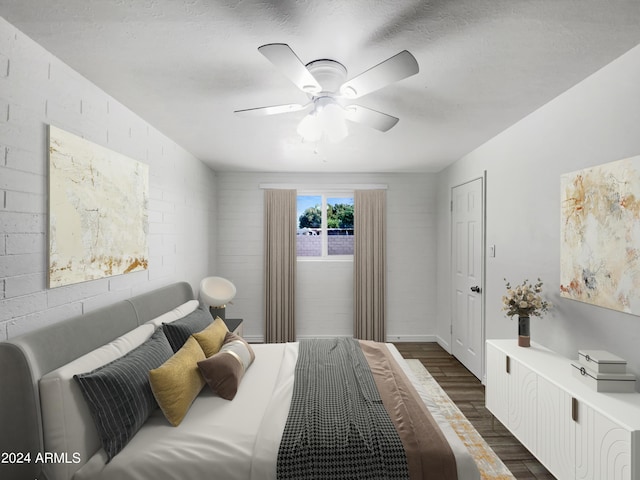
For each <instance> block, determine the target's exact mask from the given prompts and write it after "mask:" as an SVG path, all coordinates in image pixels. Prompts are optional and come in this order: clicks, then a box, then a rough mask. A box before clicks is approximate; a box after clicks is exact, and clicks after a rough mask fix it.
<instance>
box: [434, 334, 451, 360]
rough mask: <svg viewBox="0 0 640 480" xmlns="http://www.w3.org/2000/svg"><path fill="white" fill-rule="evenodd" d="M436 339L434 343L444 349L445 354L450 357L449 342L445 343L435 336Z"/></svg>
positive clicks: (438, 336)
mask: <svg viewBox="0 0 640 480" xmlns="http://www.w3.org/2000/svg"><path fill="white" fill-rule="evenodd" d="M436 337H437V339H436V342H437V343H438V345H440V346H441V347H442V348H444V349H445V350H446V352H447V353H448V354H449V355H451V345H449V342H447V341H445V340H444V339H443V338H442V337H441V336H440V335H437V336H436Z"/></svg>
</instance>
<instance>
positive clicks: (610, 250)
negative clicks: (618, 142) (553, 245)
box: [560, 156, 640, 315]
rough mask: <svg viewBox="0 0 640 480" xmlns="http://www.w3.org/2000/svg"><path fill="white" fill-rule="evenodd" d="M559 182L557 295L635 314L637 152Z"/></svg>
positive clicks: (639, 222) (638, 297)
mask: <svg viewBox="0 0 640 480" xmlns="http://www.w3.org/2000/svg"><path fill="white" fill-rule="evenodd" d="M560 183H561V202H562V203H561V210H562V214H561V227H560V229H561V231H560V236H561V239H560V242H561V245H560V290H561V295H562V296H563V297H565V298H571V299H574V300H580V301H583V302H587V303H590V304H593V305H599V306H601V307H606V308H611V309H614V310H619V311H622V312H627V313H632V314H635V315H640V156H637V157H632V158H628V159H625V160H619V161H616V162H611V163H607V164H604V165H599V166H597V167H592V168H587V169H585V170H580V171H578V172H572V173H567V174H564V175H562V177H561V182H560Z"/></svg>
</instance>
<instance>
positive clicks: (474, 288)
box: [471, 285, 480, 293]
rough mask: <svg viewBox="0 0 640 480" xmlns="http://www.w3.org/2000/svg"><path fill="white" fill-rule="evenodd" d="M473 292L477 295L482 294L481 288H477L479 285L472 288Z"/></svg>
mask: <svg viewBox="0 0 640 480" xmlns="http://www.w3.org/2000/svg"><path fill="white" fill-rule="evenodd" d="M471 291H472V292H475V293H480V287H479V286H477V285H476V286H474V287H471Z"/></svg>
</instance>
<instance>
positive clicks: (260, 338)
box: [242, 335, 264, 343]
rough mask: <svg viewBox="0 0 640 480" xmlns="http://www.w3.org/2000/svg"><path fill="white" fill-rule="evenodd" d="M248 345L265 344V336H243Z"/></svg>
mask: <svg viewBox="0 0 640 480" xmlns="http://www.w3.org/2000/svg"><path fill="white" fill-rule="evenodd" d="M242 338H244V339H245V340H246V341H247V342H248V343H264V335H243V336H242Z"/></svg>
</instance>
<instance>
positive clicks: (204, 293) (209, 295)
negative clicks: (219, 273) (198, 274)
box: [200, 277, 236, 307]
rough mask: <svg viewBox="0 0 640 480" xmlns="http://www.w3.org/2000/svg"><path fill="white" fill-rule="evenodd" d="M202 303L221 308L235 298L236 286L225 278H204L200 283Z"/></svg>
mask: <svg viewBox="0 0 640 480" xmlns="http://www.w3.org/2000/svg"><path fill="white" fill-rule="evenodd" d="M200 296H201V297H202V301H203V302H204V303H206V304H207V305H210V306H212V307H222V306H223V305H225V304H226V303H229V302H230V301H231V300H232V299H233V297H235V296H236V286H235V285H234V284H233V283H231V282H230V281H229V280H227V279H226V278H222V277H206V278H203V279H202V281H201V282H200Z"/></svg>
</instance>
